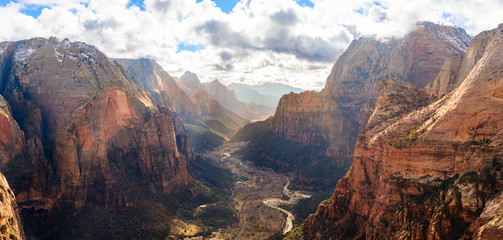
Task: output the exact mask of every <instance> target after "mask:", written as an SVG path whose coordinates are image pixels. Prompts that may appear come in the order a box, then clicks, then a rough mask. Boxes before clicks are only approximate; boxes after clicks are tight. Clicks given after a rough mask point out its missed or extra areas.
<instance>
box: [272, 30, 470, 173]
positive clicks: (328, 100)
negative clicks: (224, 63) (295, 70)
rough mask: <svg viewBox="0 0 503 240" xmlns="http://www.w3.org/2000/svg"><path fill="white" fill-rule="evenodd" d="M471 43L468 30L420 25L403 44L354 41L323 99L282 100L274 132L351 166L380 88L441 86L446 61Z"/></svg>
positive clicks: (334, 71) (292, 97) (368, 39)
mask: <svg viewBox="0 0 503 240" xmlns="http://www.w3.org/2000/svg"><path fill="white" fill-rule="evenodd" d="M470 40H471V37H470V36H469V35H468V34H466V32H465V31H464V30H463V29H460V28H457V27H450V26H441V25H436V24H433V23H428V22H421V23H418V24H417V28H416V29H415V30H414V31H412V32H410V33H409V34H407V35H406V36H404V38H402V39H400V40H397V39H392V40H389V41H384V42H381V41H378V40H376V39H375V38H373V37H362V38H360V39H358V40H354V41H353V42H352V43H351V44H350V46H349V47H348V49H347V50H346V51H345V52H344V53H343V54H342V55H341V56H340V57H339V59H338V60H337V62H336V63H335V65H334V66H333V68H332V72H331V74H330V75H329V76H328V78H327V82H326V85H325V88H324V89H323V90H322V91H321V92H320V93H316V92H304V93H300V94H293V93H292V94H288V95H285V96H284V97H283V98H282V99H281V100H280V102H279V105H278V107H277V109H276V113H275V115H274V119H273V122H272V131H273V132H275V133H277V134H279V135H282V136H283V137H284V138H285V139H288V140H293V141H297V142H300V143H303V144H305V145H313V146H326V155H327V156H328V157H330V158H332V159H334V161H336V162H338V163H346V166H348V164H350V162H351V159H352V156H353V150H354V144H355V143H356V140H357V137H358V134H359V133H360V132H361V130H362V129H363V126H364V123H365V120H366V117H367V114H368V112H369V111H370V110H371V107H372V106H373V104H374V102H375V101H376V99H377V97H378V84H379V82H380V81H382V80H383V79H388V78H391V79H394V80H395V81H398V82H410V83H412V84H413V85H414V86H416V87H420V88H422V87H425V86H426V85H427V83H429V82H432V81H434V80H435V77H436V76H437V75H438V73H439V72H440V70H441V67H442V64H443V63H444V61H445V60H446V59H448V58H449V57H450V56H452V55H456V54H458V55H459V54H464V52H465V49H466V47H467V45H468V43H469V42H470ZM341 166H344V164H343V165H341Z"/></svg>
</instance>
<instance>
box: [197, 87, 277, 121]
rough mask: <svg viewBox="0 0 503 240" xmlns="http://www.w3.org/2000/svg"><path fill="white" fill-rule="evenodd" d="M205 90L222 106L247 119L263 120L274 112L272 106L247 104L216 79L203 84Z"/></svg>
mask: <svg viewBox="0 0 503 240" xmlns="http://www.w3.org/2000/svg"><path fill="white" fill-rule="evenodd" d="M203 86H204V88H205V89H206V91H207V92H208V93H209V94H210V95H211V96H213V97H214V98H216V99H217V100H218V101H219V102H220V103H221V104H222V106H223V107H225V108H227V109H229V110H231V111H233V112H235V113H237V114H238V115H239V116H242V117H244V118H246V119H248V120H252V121H253V120H264V119H266V118H268V117H270V116H272V115H273V114H274V108H271V107H267V106H263V105H257V104H248V103H245V102H243V101H241V100H239V99H238V98H237V97H236V94H235V93H234V90H229V89H227V87H225V86H224V85H222V84H221V83H220V82H219V81H218V80H213V81H211V82H209V83H204V84H203Z"/></svg>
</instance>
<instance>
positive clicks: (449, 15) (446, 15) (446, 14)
mask: <svg viewBox="0 0 503 240" xmlns="http://www.w3.org/2000/svg"><path fill="white" fill-rule="evenodd" d="M450 17H452V14H450V13H442V18H443V19H448V18H450Z"/></svg>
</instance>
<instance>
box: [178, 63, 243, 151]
mask: <svg viewBox="0 0 503 240" xmlns="http://www.w3.org/2000/svg"><path fill="white" fill-rule="evenodd" d="M177 82H178V84H179V86H180V88H181V89H182V90H184V91H186V93H187V94H189V95H190V96H191V99H192V102H193V104H194V105H195V106H196V107H199V108H200V109H201V116H200V117H199V118H192V119H185V120H184V126H185V129H187V134H188V135H189V140H190V141H191V142H190V143H191V145H192V146H195V148H196V150H199V151H201V150H209V149H212V148H215V147H217V146H219V145H220V144H222V143H223V142H224V141H226V140H227V139H228V137H230V136H231V135H232V134H234V133H235V132H236V131H237V130H238V129H240V128H241V127H243V126H244V125H246V124H248V123H250V121H249V120H247V119H245V118H243V117H241V116H239V115H238V114H236V113H235V112H233V111H230V110H228V109H227V108H224V107H223V106H222V104H221V103H220V102H219V101H218V100H217V99H216V98H215V97H213V96H212V95H211V94H210V93H208V91H206V89H205V88H204V86H203V85H202V84H201V82H200V81H199V78H198V77H197V75H195V74H194V73H191V72H185V73H184V74H183V75H182V76H181V77H180V78H179V79H178V81H177Z"/></svg>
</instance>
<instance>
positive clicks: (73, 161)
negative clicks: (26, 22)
mask: <svg viewBox="0 0 503 240" xmlns="http://www.w3.org/2000/svg"><path fill="white" fill-rule="evenodd" d="M0 49H1V51H0V53H1V54H0V70H1V72H2V75H1V78H0V93H1V95H2V96H3V97H4V98H5V100H6V101H2V102H1V103H2V104H1V105H2V115H0V123H1V126H2V129H1V130H2V131H3V132H4V133H5V135H4V134H2V139H0V140H1V141H2V142H7V144H3V145H2V149H0V150H1V151H2V152H1V154H2V155H1V157H2V159H1V160H2V163H1V164H2V165H1V166H2V169H1V170H2V171H3V172H5V173H6V176H7V179H8V180H9V182H10V183H11V186H12V187H13V189H14V192H15V193H16V200H17V202H18V204H19V207H20V211H21V215H22V216H23V218H24V219H26V220H27V221H28V222H29V223H30V228H31V229H29V230H30V233H35V234H41V235H39V236H46V237H51V236H52V237H54V235H51V234H54V232H53V233H51V232H46V231H49V230H50V227H51V226H53V225H51V224H54V223H55V222H54V221H59V220H62V219H65V217H64V216H72V215H74V214H76V213H77V212H78V211H79V209H81V208H82V207H83V206H85V205H86V204H88V203H92V204H97V205H99V206H103V207H128V206H134V205H135V203H136V202H137V200H138V199H139V198H141V196H142V195H143V194H147V193H149V194H158V195H159V196H164V197H167V196H168V194H170V193H172V192H174V191H176V190H178V189H180V188H181V187H184V186H187V185H189V184H191V179H190V177H189V176H188V174H187V167H186V164H187V163H186V161H187V158H190V157H191V150H190V147H189V146H188V144H187V140H186V136H185V135H184V134H183V128H182V127H181V124H179V123H178V121H179V120H177V119H176V118H174V116H173V115H172V113H171V111H170V110H169V109H168V108H162V107H157V105H156V104H154V101H153V100H152V98H151V96H150V94H149V93H148V92H146V91H145V90H143V89H142V88H141V87H140V86H139V85H138V84H137V83H136V82H135V81H133V79H132V78H131V76H130V75H129V74H128V73H127V71H126V70H125V69H124V68H123V67H122V66H121V65H120V64H119V63H117V62H115V61H113V60H112V59H110V58H108V57H107V56H105V55H104V54H103V53H102V52H100V51H99V50H98V49H96V48H95V47H94V46H91V45H87V44H84V43H80V42H70V41H68V40H66V39H65V40H62V41H60V40H58V39H55V38H50V39H44V38H34V39H30V40H24V41H18V42H3V43H1V44H0ZM5 106H10V110H11V111H12V116H9V115H7V117H5V114H3V113H4V112H7V110H5V109H7V107H5ZM17 124H19V127H17ZM58 219H59V220H58ZM37 227H40V228H38V229H37ZM53 227H54V226H53ZM46 234H47V235H46Z"/></svg>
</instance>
